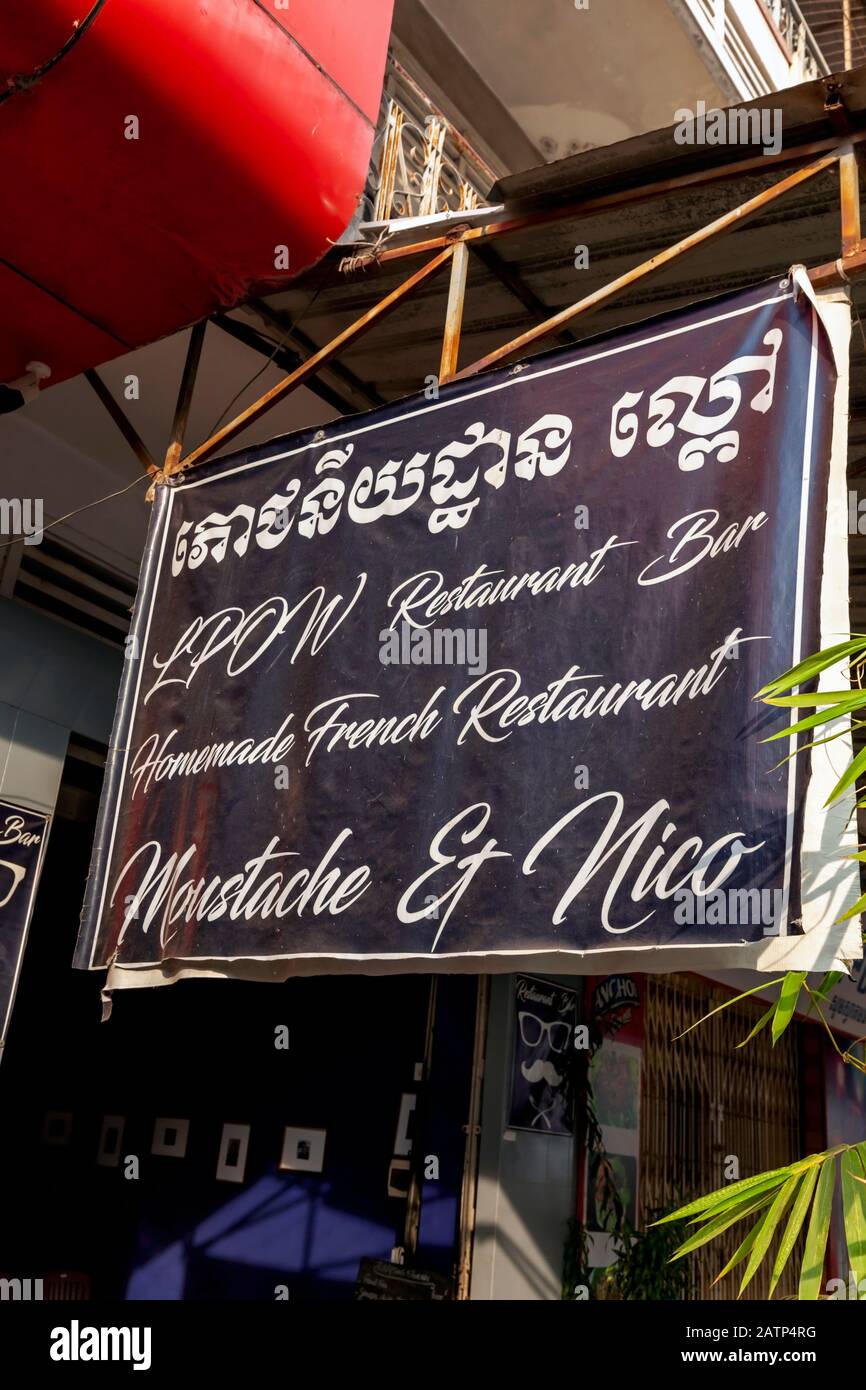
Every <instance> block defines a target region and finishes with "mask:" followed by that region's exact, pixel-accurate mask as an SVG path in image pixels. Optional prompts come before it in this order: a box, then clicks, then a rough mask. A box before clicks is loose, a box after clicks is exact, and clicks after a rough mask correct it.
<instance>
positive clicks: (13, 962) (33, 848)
mask: <svg viewBox="0 0 866 1390" xmlns="http://www.w3.org/2000/svg"><path fill="white" fill-rule="evenodd" d="M48 823H49V817H48V816H44V815H42V814H40V812H39V811H28V810H27V809H26V808H25V807H23V806H14V805H13V804H12V803H11V802H9V801H0V1059H2V1057H3V1046H4V1044H5V1042H6V1029H7V1027H8V1025H9V1017H10V1015H11V1013H12V1004H13V1002H14V1000H15V990H16V988H17V985H18V976H19V974H20V973H21V962H22V960H23V958H24V947H25V945H26V943H27V928H28V927H29V925H30V914H31V912H32V910H33V899H34V897H35V896H36V885H37V883H38V881H39V870H40V868H41V867H42V856H43V854H44V852H45V841H46V840H47V838H48Z"/></svg>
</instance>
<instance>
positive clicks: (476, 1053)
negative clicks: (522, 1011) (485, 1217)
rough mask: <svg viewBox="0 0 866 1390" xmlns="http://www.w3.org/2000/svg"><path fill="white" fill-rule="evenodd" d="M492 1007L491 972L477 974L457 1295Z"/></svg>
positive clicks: (462, 1284)
mask: <svg viewBox="0 0 866 1390" xmlns="http://www.w3.org/2000/svg"><path fill="white" fill-rule="evenodd" d="M489 1008H490V976H489V975H479V976H478V1000H477V1003H476V1008H475V1042H474V1045H473V1049H472V1083H471V1086H470V1090H469V1115H468V1117H467V1120H466V1126H465V1128H466V1147H465V1149H464V1151H463V1182H462V1184H461V1188H460V1225H459V1237H458V1247H457V1297H458V1299H461V1300H463V1299H467V1298H468V1297H469V1281H470V1277H471V1274H472V1246H473V1242H474V1239H475V1215H476V1211H477V1207H478V1154H479V1150H480V1147H481V1096H482V1092H483V1088H484V1056H485V1052H486V1049H487V1017H488V1012H489Z"/></svg>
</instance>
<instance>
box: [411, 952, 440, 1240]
mask: <svg viewBox="0 0 866 1390" xmlns="http://www.w3.org/2000/svg"><path fill="white" fill-rule="evenodd" d="M438 993H439V980H438V977H437V976H436V975H431V976H430V993H429V995H428V998H427V1027H426V1031H425V1035H424V1060H423V1062H422V1067H423V1075H422V1077H421V1080H420V1082H419V1085H418V1100H417V1103H416V1106H415V1126H414V1128H415V1134H414V1138H413V1140H412V1158H411V1166H410V1177H409V1195H408V1198H407V1200H406V1224H405V1227H404V1229H403V1250H404V1253H405V1259H406V1264H407V1265H411V1264H412V1261H413V1260H414V1258H415V1252H416V1250H417V1249H418V1231H419V1228H420V1226H421V1184H422V1182H423V1179H424V1134H425V1131H426V1128H427V1125H426V1119H427V1114H428V1110H429V1103H430V1070H431V1067H432V1065H433V1030H434V1027H435V1022H436V1000H437V998H438Z"/></svg>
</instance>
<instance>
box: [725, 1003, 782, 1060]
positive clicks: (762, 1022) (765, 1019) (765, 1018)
mask: <svg viewBox="0 0 866 1390" xmlns="http://www.w3.org/2000/svg"><path fill="white" fill-rule="evenodd" d="M776 1003H778V1000H776V1001H775V1002H774V1003H772V1004H771V1005H770V1007H769V1009H768V1010H767V1012H766V1013H765V1014H761V1017H760V1018H759V1019H758V1021H757V1023H756V1024H755V1026H754V1028H753V1029H752V1031H751V1032H750V1033H747V1035H746V1037H744V1038H743V1040H742V1042H738V1043H737V1044H736V1046H735V1048H734V1051H735V1052H736V1051H739V1049H740V1048H741V1047H745V1046H746V1043H750V1042H751V1041H752V1038H756V1037H757V1036H758V1034H759V1033H760V1032H761V1031H762V1030H763V1029H764V1028H766V1026H767V1024H768V1023H769V1022H770V1019H771V1018H772V1017H773V1014H774V1013H775V1012H776Z"/></svg>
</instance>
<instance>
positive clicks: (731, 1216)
mask: <svg viewBox="0 0 866 1390" xmlns="http://www.w3.org/2000/svg"><path fill="white" fill-rule="evenodd" d="M772 1201H773V1193H772V1192H761V1193H760V1194H759V1195H758V1196H756V1197H753V1198H751V1199H750V1200H749V1201H747V1202H738V1203H737V1205H736V1206H735V1207H734V1208H733V1210H731V1211H726V1212H723V1213H722V1215H721V1216H717V1217H716V1218H715V1220H714V1221H708V1222H707V1224H706V1225H705V1226H702V1227H701V1229H700V1230H699V1231H696V1232H695V1234H694V1235H693V1236H689V1238H688V1240H684V1241H683V1243H682V1245H678V1246H677V1248H676V1250H675V1251H674V1253H673V1254H672V1255H671V1263H673V1261H674V1260H681V1259H682V1258H683V1256H684V1255H691V1253H692V1252H693V1251H694V1250H699V1249H700V1247H701V1246H702V1245H706V1244H707V1242H708V1241H710V1240H715V1238H716V1236H720V1235H721V1234H722V1232H723V1231H726V1230H727V1229H728V1227H729V1226H736V1224H737V1222H738V1221H743V1220H744V1219H745V1218H746V1217H747V1216H754V1214H755V1213H756V1212H759V1211H763V1210H764V1208H765V1207H768V1206H769V1205H770V1203H771V1202H772Z"/></svg>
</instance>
